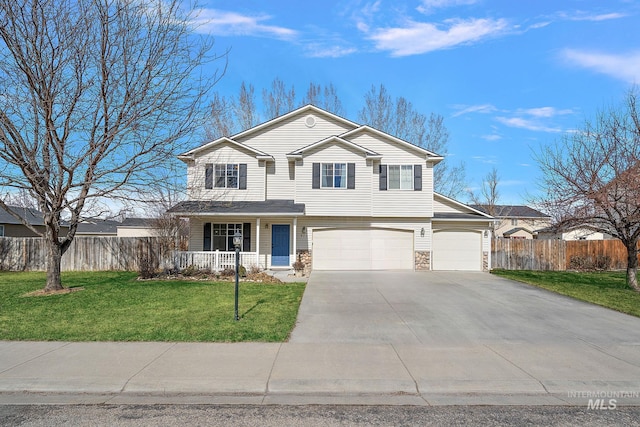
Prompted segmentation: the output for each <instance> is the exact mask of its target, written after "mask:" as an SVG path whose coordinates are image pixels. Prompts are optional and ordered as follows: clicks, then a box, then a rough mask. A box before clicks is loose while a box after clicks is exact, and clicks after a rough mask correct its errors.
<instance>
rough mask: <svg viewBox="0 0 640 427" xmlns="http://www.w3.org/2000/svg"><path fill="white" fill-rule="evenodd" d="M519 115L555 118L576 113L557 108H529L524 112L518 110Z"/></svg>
mask: <svg viewBox="0 0 640 427" xmlns="http://www.w3.org/2000/svg"><path fill="white" fill-rule="evenodd" d="M518 113H519V114H526V115H529V116H533V117H545V118H548V117H555V116H561V115H567V114H573V113H574V111H573V110H571V109H563V110H558V109H557V108H555V107H538V108H528V109H524V110H518Z"/></svg>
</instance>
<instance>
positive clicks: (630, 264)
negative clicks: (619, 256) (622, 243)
mask: <svg viewBox="0 0 640 427" xmlns="http://www.w3.org/2000/svg"><path fill="white" fill-rule="evenodd" d="M626 246H627V285H629V286H630V287H631V288H632V289H633V290H634V291H636V292H640V287H639V286H638V242H637V241H634V242H632V243H629V244H627V245H626Z"/></svg>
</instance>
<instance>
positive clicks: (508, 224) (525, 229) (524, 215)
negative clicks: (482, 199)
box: [471, 205, 551, 239]
mask: <svg viewBox="0 0 640 427" xmlns="http://www.w3.org/2000/svg"><path fill="white" fill-rule="evenodd" d="M471 207H473V208H474V209H477V210H479V211H481V212H485V213H488V212H493V216H494V217H495V218H496V224H495V228H494V236H495V237H503V238H505V239H533V238H536V237H537V230H539V229H542V228H546V227H548V226H549V225H550V224H551V217H550V216H549V215H547V214H544V213H542V212H540V211H538V210H536V209H533V208H530V207H529V206H522V205H495V206H491V207H488V206H485V205H471Z"/></svg>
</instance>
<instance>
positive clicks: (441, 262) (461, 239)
mask: <svg viewBox="0 0 640 427" xmlns="http://www.w3.org/2000/svg"><path fill="white" fill-rule="evenodd" d="M433 269H434V270H465V271H479V270H481V269H482V234H481V233H480V232H475V231H462V230H455V231H453V230H452V231H434V233H433Z"/></svg>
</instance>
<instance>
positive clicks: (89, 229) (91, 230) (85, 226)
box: [77, 219, 120, 235]
mask: <svg viewBox="0 0 640 427" xmlns="http://www.w3.org/2000/svg"><path fill="white" fill-rule="evenodd" d="M118 225H120V223H119V222H118V221H113V220H109V219H92V220H86V221H85V222H81V223H80V224H78V230H77V234H80V235H82V234H116V233H117V232H118V228H117V227H118Z"/></svg>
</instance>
